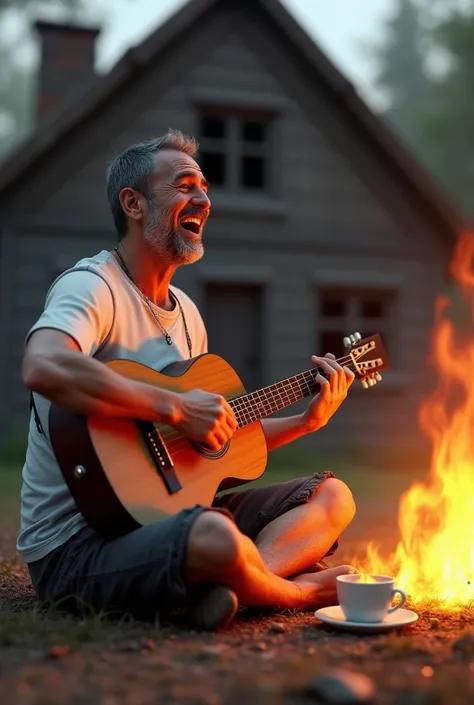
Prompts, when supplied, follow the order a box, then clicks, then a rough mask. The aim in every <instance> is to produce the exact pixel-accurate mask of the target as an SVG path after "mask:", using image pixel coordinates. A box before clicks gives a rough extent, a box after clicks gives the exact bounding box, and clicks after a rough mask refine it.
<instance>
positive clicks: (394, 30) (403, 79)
mask: <svg viewBox="0 0 474 705" xmlns="http://www.w3.org/2000/svg"><path fill="white" fill-rule="evenodd" d="M369 52H370V55H371V57H372V58H373V59H374V60H375V63H376V66H377V72H376V75H375V79H374V85H375V87H376V88H377V89H378V90H379V91H380V92H381V93H382V94H383V95H384V96H385V98H386V101H387V105H388V107H387V108H386V110H385V111H383V112H382V117H383V118H384V119H385V120H386V121H387V122H388V123H389V124H390V125H391V127H393V128H394V129H395V130H396V131H397V132H398V133H399V134H400V136H401V137H403V139H404V140H405V141H406V142H407V143H408V144H409V145H410V146H411V147H412V148H413V149H414V150H415V151H417V141H416V138H417V125H418V121H419V119H420V115H421V114H422V113H423V111H424V110H425V108H426V104H427V100H428V94H429V90H430V85H431V82H430V79H429V77H428V74H427V71H426V69H425V63H426V35H425V31H424V29H423V26H422V24H421V16H420V10H419V8H418V6H417V5H415V3H414V2H413V0H397V4H396V7H395V12H394V14H393V15H392V16H391V17H389V18H388V19H387V21H386V23H385V26H384V32H383V36H382V39H381V40H380V41H379V42H377V43H376V44H372V45H371V46H369Z"/></svg>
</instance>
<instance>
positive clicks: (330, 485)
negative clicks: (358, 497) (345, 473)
mask: <svg viewBox="0 0 474 705" xmlns="http://www.w3.org/2000/svg"><path fill="white" fill-rule="evenodd" d="M313 498H314V499H315V500H317V501H318V502H319V503H322V505H323V506H324V509H325V511H326V512H327V515H328V519H329V521H330V522H331V524H335V525H338V526H340V527H342V528H344V527H346V526H347V525H348V524H349V523H350V522H351V521H352V519H353V518H354V515H355V511H356V505H355V501H354V497H353V495H352V492H351V491H350V489H349V487H348V486H347V485H346V483H345V482H343V481H342V480H338V479H337V478H336V477H329V478H328V479H327V480H325V481H324V482H323V484H322V485H321V487H319V489H318V491H317V492H316V493H315V494H314V495H313Z"/></svg>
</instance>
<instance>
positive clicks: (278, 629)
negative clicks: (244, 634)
mask: <svg viewBox="0 0 474 705" xmlns="http://www.w3.org/2000/svg"><path fill="white" fill-rule="evenodd" d="M269 631H271V632H273V633H274V634H284V633H285V632H286V626H285V625H284V624H282V623H281V622H272V623H271V624H270V629H269Z"/></svg>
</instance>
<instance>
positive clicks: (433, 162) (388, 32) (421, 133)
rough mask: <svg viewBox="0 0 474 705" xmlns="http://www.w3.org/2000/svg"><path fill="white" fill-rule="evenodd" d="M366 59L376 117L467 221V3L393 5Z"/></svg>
mask: <svg viewBox="0 0 474 705" xmlns="http://www.w3.org/2000/svg"><path fill="white" fill-rule="evenodd" d="M371 56H372V58H373V59H375V61H376V65H377V73H376V78H375V81H374V85H375V86H376V87H377V88H378V89H379V91H381V92H382V93H383V94H384V95H385V96H386V97H387V102H388V108H387V109H386V110H385V111H384V112H382V117H383V118H385V119H386V120H387V121H388V122H389V124H390V125H391V126H392V127H393V128H394V129H395V131H396V132H397V133H398V134H399V135H400V136H402V137H403V138H404V140H405V141H406V143H407V144H408V146H409V147H410V148H411V150H412V151H413V152H414V153H415V155H416V156H417V157H418V159H420V161H421V162H422V163H423V164H424V165H425V166H426V167H427V168H428V169H429V170H430V171H431V173H432V175H433V176H434V177H435V178H436V179H437V180H438V181H439V182H440V184H441V185H442V186H443V187H444V189H445V191H446V192H447V193H448V195H449V196H450V197H451V198H452V200H453V201H454V202H455V203H456V204H457V205H458V206H459V207H460V208H461V209H462V210H463V212H464V213H465V214H466V215H468V216H470V217H474V199H473V193H474V7H473V5H472V2H471V1H470V0H417V1H416V2H415V0H397V2H396V9H395V13H394V15H393V16H392V17H390V18H389V19H388V20H387V22H386V24H385V32H384V37H383V39H382V40H381V41H379V43H378V44H377V45H375V46H372V50H371ZM428 67H429V69H428Z"/></svg>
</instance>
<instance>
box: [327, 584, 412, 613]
mask: <svg viewBox="0 0 474 705" xmlns="http://www.w3.org/2000/svg"><path fill="white" fill-rule="evenodd" d="M369 580H370V582H367V581H366V580H363V579H361V576H360V575H359V574H351V575H338V576H337V578H336V584H337V597H338V600H339V605H340V607H341V609H342V611H343V613H344V616H345V618H346V619H347V621H348V622H368V623H373V622H383V620H384V619H385V618H386V617H387V615H389V614H392V612H395V611H396V610H399V609H400V607H403V605H404V604H405V602H406V599H407V596H406V594H405V593H404V592H403V590H400V589H399V588H396V587H394V583H395V579H394V578H390V577H388V576H386V575H371V576H369ZM396 595H399V596H400V600H399V602H398V603H397V604H396V605H395V606H393V607H392V606H391V604H392V602H393V598H394V597H395V596H396Z"/></svg>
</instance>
